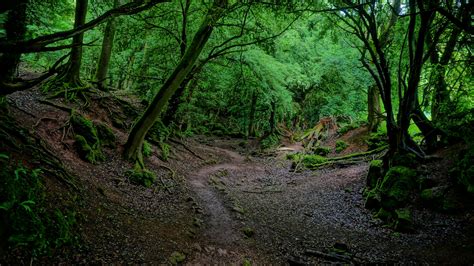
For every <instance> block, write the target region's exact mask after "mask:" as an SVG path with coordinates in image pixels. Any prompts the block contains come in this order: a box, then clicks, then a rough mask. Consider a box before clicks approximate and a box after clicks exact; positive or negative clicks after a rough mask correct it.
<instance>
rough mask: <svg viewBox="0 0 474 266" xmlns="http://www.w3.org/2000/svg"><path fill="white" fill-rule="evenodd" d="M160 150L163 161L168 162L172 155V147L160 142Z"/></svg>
mask: <svg viewBox="0 0 474 266" xmlns="http://www.w3.org/2000/svg"><path fill="white" fill-rule="evenodd" d="M160 149H161V159H162V160H163V161H165V162H166V161H168V156H169V155H170V145H168V144H167V143H165V142H160Z"/></svg>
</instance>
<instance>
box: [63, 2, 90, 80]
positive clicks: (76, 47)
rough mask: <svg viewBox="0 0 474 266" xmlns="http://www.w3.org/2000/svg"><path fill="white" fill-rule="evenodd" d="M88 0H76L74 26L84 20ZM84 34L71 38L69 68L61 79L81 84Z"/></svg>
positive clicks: (77, 25) (76, 26)
mask: <svg viewBox="0 0 474 266" xmlns="http://www.w3.org/2000/svg"><path fill="white" fill-rule="evenodd" d="M87 4H88V0H76V11H75V19H74V28H78V27H79V26H81V25H83V24H84V23H85V22H86V16H87ZM83 41H84V34H83V33H81V34H78V35H75V36H74V37H73V38H72V44H73V47H72V49H71V57H70V59H69V68H68V70H67V72H66V73H65V77H64V78H65V79H64V80H63V81H65V82H67V83H69V84H71V85H73V86H81V84H82V82H81V78H80V73H81V64H82V43H83Z"/></svg>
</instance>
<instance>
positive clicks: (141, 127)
mask: <svg viewBox="0 0 474 266" xmlns="http://www.w3.org/2000/svg"><path fill="white" fill-rule="evenodd" d="M226 6H227V0H215V1H214V4H213V6H212V7H211V9H210V10H209V12H208V14H207V15H206V17H205V19H204V20H203V22H202V24H201V25H200V27H199V29H198V30H197V32H196V33H195V35H194V38H193V40H192V42H191V44H190V45H189V47H188V48H187V50H186V53H185V54H184V56H183V57H182V58H181V60H180V62H179V64H178V65H177V66H176V68H175V70H174V71H173V73H172V74H171V75H170V76H169V77H168V79H167V80H166V81H165V83H164V84H163V86H162V87H161V89H160V90H159V92H158V93H157V94H156V96H155V97H154V99H153V101H152V102H151V103H150V105H149V106H148V108H147V109H146V110H145V113H144V114H143V115H142V116H141V117H140V119H139V120H138V121H137V123H136V124H135V125H134V126H133V128H132V130H131V132H130V135H129V137H128V140H127V143H126V144H125V150H124V156H125V157H126V158H127V159H129V160H137V161H138V162H139V163H140V164H141V165H142V167H143V154H142V147H143V141H144V139H145V136H146V134H147V132H148V130H149V129H150V128H151V127H152V126H153V124H154V123H155V121H156V120H157V119H158V118H159V116H160V114H161V112H162V111H163V109H164V107H165V106H166V103H167V102H168V100H169V99H170V98H171V96H172V95H173V93H175V92H176V90H177V89H178V87H179V86H180V84H181V83H182V82H183V80H184V79H185V78H186V76H187V75H188V74H189V73H190V71H191V70H192V68H193V66H194V64H195V63H196V61H197V59H198V57H199V55H200V54H201V52H202V49H203V48H204V46H205V45H206V43H207V41H208V39H209V37H210V36H211V33H212V30H213V28H214V24H215V23H216V22H217V20H218V19H219V18H220V17H221V15H222V13H223V10H224V9H225V7H226Z"/></svg>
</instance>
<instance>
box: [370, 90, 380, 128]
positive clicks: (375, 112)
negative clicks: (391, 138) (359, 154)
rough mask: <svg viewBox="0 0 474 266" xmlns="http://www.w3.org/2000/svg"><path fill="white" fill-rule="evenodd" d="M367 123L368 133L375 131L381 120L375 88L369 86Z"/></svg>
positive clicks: (377, 94) (377, 93)
mask: <svg viewBox="0 0 474 266" xmlns="http://www.w3.org/2000/svg"><path fill="white" fill-rule="evenodd" d="M367 95H368V98H367V114H368V115H367V123H368V130H369V132H374V131H377V129H378V127H379V125H380V122H381V119H380V115H381V113H382V110H381V108H380V100H379V98H380V96H379V92H378V91H377V87H376V86H370V87H369V89H368V91H367Z"/></svg>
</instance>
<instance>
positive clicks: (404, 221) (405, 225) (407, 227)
mask: <svg viewBox="0 0 474 266" xmlns="http://www.w3.org/2000/svg"><path fill="white" fill-rule="evenodd" d="M395 215H396V220H395V224H394V229H395V230H396V231H399V232H412V231H413V230H414V228H413V221H412V217H411V211H410V210H409V209H407V208H403V209H397V210H395Z"/></svg>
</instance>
